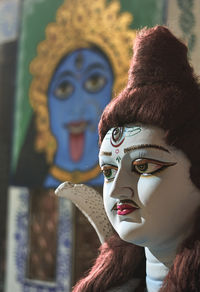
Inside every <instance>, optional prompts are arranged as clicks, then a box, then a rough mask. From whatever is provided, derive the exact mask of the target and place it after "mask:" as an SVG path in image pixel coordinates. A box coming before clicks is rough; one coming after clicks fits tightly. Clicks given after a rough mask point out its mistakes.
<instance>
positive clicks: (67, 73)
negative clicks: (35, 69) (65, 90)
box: [58, 71, 76, 80]
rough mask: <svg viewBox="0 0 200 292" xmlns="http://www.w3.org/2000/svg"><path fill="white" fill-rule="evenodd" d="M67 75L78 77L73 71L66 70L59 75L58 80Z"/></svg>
mask: <svg viewBox="0 0 200 292" xmlns="http://www.w3.org/2000/svg"><path fill="white" fill-rule="evenodd" d="M67 76H71V77H76V75H75V74H74V73H73V72H72V71H64V72H62V73H61V74H60V75H58V80H59V79H61V78H63V77H67Z"/></svg>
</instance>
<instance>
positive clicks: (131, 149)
mask: <svg viewBox="0 0 200 292" xmlns="http://www.w3.org/2000/svg"><path fill="white" fill-rule="evenodd" d="M142 148H155V149H158V150H163V151H165V152H168V153H170V152H169V150H167V149H166V148H164V147H162V146H159V145H155V144H141V145H136V146H131V147H128V148H125V149H124V153H127V152H130V151H133V150H138V149H142Z"/></svg>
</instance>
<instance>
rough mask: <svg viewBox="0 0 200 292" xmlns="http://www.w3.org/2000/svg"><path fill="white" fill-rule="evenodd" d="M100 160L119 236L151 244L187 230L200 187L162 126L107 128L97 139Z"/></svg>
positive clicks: (106, 202) (111, 217)
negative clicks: (99, 146) (98, 140)
mask: <svg viewBox="0 0 200 292" xmlns="http://www.w3.org/2000/svg"><path fill="white" fill-rule="evenodd" d="M99 162H100V167H101V169H102V172H103V174H104V190H103V196H104V205H105V210H106V213H107V215H108V218H109V220H110V222H111V224H112V225H113V227H114V229H115V230H116V232H117V233H118V234H119V236H120V237H121V238H122V239H123V240H125V241H128V242H131V243H134V244H137V245H140V246H146V247H155V246H161V244H163V243H165V244H166V243H167V242H170V241H173V239H174V238H179V237H181V236H182V235H183V234H184V233H185V232H187V231H188V230H189V228H190V227H191V222H192V220H193V215H194V213H195V210H196V208H197V206H199V205H200V192H199V190H198V189H197V188H196V187H195V186H194V184H193V183H192V182H191V179H190V177H189V169H190V162H189V160H188V159H187V158H186V156H185V155H184V154H183V153H182V152H181V151H179V150H177V149H175V148H173V147H170V146H168V145H167V144H166V142H165V141H164V131H163V130H161V129H159V128H156V127H152V126H144V125H128V126H126V127H118V128H112V129H110V130H109V131H108V132H107V134H106V136H105V137H104V140H103V142H102V145H101V148H100V153H99Z"/></svg>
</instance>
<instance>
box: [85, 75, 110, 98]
mask: <svg viewBox="0 0 200 292" xmlns="http://www.w3.org/2000/svg"><path fill="white" fill-rule="evenodd" d="M106 81H107V80H106V77H105V76H103V75H101V74H93V75H92V76H90V77H89V78H88V79H87V80H86V82H85V84H84V88H85V89H86V90H87V91H88V92H90V93H95V92H98V91H100V90H101V89H102V88H103V87H104V86H105V84H106Z"/></svg>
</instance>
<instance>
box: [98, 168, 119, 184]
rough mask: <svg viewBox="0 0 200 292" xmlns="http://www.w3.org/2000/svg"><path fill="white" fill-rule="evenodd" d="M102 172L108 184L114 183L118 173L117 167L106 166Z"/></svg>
mask: <svg viewBox="0 0 200 292" xmlns="http://www.w3.org/2000/svg"><path fill="white" fill-rule="evenodd" d="M101 170H102V172H103V175H104V178H105V181H106V182H110V181H112V180H113V179H114V178H115V175H116V173H117V167H115V166H111V165H104V166H103V167H102V168H101Z"/></svg>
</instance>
